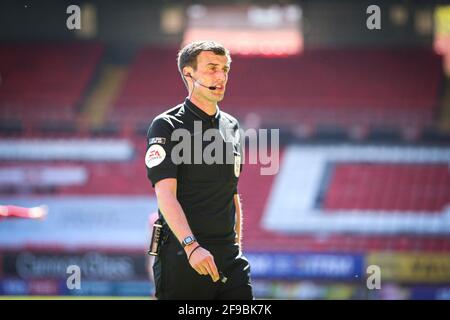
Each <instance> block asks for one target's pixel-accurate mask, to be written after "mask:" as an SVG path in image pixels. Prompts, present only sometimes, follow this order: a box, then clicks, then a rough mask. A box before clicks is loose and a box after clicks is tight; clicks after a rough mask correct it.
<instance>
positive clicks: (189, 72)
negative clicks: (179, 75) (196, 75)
mask: <svg viewBox="0 0 450 320" xmlns="http://www.w3.org/2000/svg"><path fill="white" fill-rule="evenodd" d="M193 71H194V70H193V69H192V67H184V68H183V75H184V76H185V77H186V78H191V77H192V72H193Z"/></svg>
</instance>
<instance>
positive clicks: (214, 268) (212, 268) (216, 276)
mask: <svg viewBox="0 0 450 320" xmlns="http://www.w3.org/2000/svg"><path fill="white" fill-rule="evenodd" d="M208 267H209V270H210V271H211V272H210V273H209V274H210V275H211V278H212V279H213V281H214V282H216V281H217V280H219V270H217V266H216V263H215V262H214V258H211V259H210V260H208Z"/></svg>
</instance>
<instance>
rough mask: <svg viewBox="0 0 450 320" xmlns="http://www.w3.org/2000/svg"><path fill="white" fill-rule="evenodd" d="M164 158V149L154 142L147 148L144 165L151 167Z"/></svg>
mask: <svg viewBox="0 0 450 320" xmlns="http://www.w3.org/2000/svg"><path fill="white" fill-rule="evenodd" d="M165 158H166V151H165V150H164V148H163V147H161V146H160V145H159V144H154V145H152V146H151V147H150V148H148V150H147V153H146V154H145V165H146V166H147V167H148V168H153V167H155V166H157V165H159V164H160V163H161V162H163V161H164V159H165Z"/></svg>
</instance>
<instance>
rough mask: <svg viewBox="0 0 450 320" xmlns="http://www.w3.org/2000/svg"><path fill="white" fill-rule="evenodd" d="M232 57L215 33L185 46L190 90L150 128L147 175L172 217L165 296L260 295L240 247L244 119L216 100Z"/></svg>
mask: <svg viewBox="0 0 450 320" xmlns="http://www.w3.org/2000/svg"><path fill="white" fill-rule="evenodd" d="M230 64H231V58H230V55H229V52H228V50H226V49H225V48H224V47H223V46H221V45H220V44H217V43H215V42H212V41H201V42H193V43H191V44H188V45H187V46H185V47H184V48H183V49H181V50H180V52H179V53H178V69H179V71H180V73H181V77H182V79H183V81H184V83H185V85H186V87H187V89H188V92H189V97H188V98H186V100H185V101H184V103H182V104H179V105H178V106H176V107H174V108H172V109H170V110H168V111H166V112H164V113H162V114H160V115H158V116H157V117H156V118H155V119H154V120H153V121H152V123H151V125H150V128H149V130H148V133H147V153H146V156H145V164H146V166H147V175H148V178H149V179H150V181H151V183H152V185H153V186H154V188H155V192H156V196H157V199H158V209H159V215H160V217H161V218H163V220H164V221H165V223H167V225H168V228H167V229H168V230H167V232H164V236H163V237H162V238H163V241H162V243H161V247H160V250H159V254H158V256H157V258H156V259H155V263H154V265H153V271H154V277H155V285H156V297H157V298H158V299H252V298H253V293H252V288H251V284H250V265H249V263H248V261H247V259H246V258H245V257H244V256H243V255H242V251H241V237H242V215H241V213H242V210H241V204H240V199H239V195H238V193H237V184H238V179H239V175H240V172H241V170H242V164H241V159H242V156H243V150H242V143H241V139H240V134H239V123H238V121H237V120H236V119H235V118H233V117H232V116H231V115H229V114H227V113H225V112H223V111H221V110H220V109H219V107H218V106H217V103H218V102H219V101H221V100H222V99H223V97H224V94H225V88H226V84H227V80H228V73H229V70H230Z"/></svg>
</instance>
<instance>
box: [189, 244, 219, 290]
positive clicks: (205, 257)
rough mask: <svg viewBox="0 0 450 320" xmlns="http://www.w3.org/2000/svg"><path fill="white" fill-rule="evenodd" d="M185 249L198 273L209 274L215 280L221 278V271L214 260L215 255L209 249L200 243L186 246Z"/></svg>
mask: <svg viewBox="0 0 450 320" xmlns="http://www.w3.org/2000/svg"><path fill="white" fill-rule="evenodd" d="M197 247H198V248H197ZM184 250H185V251H186V254H187V257H189V256H190V259H189V264H190V265H191V267H192V268H193V269H194V270H195V271H197V272H198V274H201V275H205V276H206V275H208V274H209V275H210V276H211V279H212V280H213V281H214V282H216V281H217V280H219V271H218V270H217V266H216V263H215V262H214V257H213V256H212V254H211V253H210V252H209V251H208V250H206V249H204V248H202V247H200V245H199V244H198V243H193V244H192V245H190V246H187V247H185V248H184ZM191 253H192V254H191Z"/></svg>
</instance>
